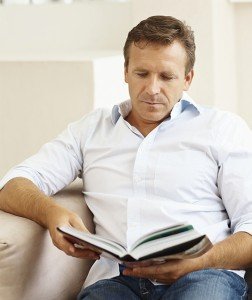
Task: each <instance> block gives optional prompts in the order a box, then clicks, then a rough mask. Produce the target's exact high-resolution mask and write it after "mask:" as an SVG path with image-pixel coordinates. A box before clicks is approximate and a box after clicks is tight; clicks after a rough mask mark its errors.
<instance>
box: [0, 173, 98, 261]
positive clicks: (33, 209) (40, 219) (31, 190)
mask: <svg viewBox="0 0 252 300" xmlns="http://www.w3.org/2000/svg"><path fill="white" fill-rule="evenodd" d="M0 210H3V211H5V212H8V213H11V214H14V215H17V216H21V217H25V218H28V219H30V220H33V221H34V222H36V223H38V224H40V225H41V226H43V227H45V228H47V229H48V230H49V232H50V235H51V238H52V241H53V243H54V245H55V246H56V247H58V248H59V249H60V250H63V251H64V252H65V253H66V254H68V255H71V256H75V257H79V258H91V259H98V258H99V256H98V254H97V253H95V252H93V251H90V250H81V249H76V248H75V247H74V246H73V245H72V244H71V243H69V242H68V241H67V240H66V239H64V237H63V235H62V234H61V233H59V232H58V231H57V227H58V226H61V225H69V226H73V227H75V228H76V229H79V230H84V231H87V228H86V227H85V226H84V224H83V222H82V220H81V218H80V217H79V216H78V215H77V214H75V213H74V212H71V211H69V210H67V209H66V208H64V207H62V206H60V205H58V204H57V203H55V201H54V200H53V199H52V198H51V197H48V196H46V195H45V194H44V193H43V192H41V191H40V190H39V189H38V188H37V186H36V185H35V184H34V183H32V182H31V181H30V180H28V179H26V178H22V177H19V178H14V179H12V180H10V181H9V182H7V184H6V185H5V186H4V188H3V189H2V190H1V191H0Z"/></svg>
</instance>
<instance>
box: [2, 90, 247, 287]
mask: <svg viewBox="0 0 252 300" xmlns="http://www.w3.org/2000/svg"><path fill="white" fill-rule="evenodd" d="M130 110H131V102H130V101H126V102H123V103H121V104H120V105H119V106H115V107H114V108H113V111H112V114H111V112H109V111H107V110H104V109H98V110H95V111H94V112H92V113H90V114H88V115H87V116H85V117H84V118H82V119H81V120H80V121H78V122H75V123H71V124H70V125H69V126H68V128H67V129H66V130H65V131H64V132H63V133H62V134H61V135H59V136H58V137H57V138H56V139H54V140H53V141H51V142H49V143H47V144H45V145H44V146H43V147H42V148H41V150H40V151H39V152H38V153H37V154H36V155H34V156H32V157H30V158H29V159H27V160H25V161H24V162H23V163H21V164H20V165H18V166H16V167H15V168H13V169H12V170H10V171H9V172H8V173H7V174H6V176H5V177H4V178H3V179H2V181H1V182H0V188H2V187H3V186H4V184H5V183H6V182H7V181H8V180H10V179H11V178H14V177H18V176H21V177H26V178H28V179H30V180H32V181H33V182H34V183H35V184H36V185H37V186H38V187H39V188H40V189H41V190H42V191H43V192H44V193H45V194H47V195H52V194H55V193H56V192H57V191H59V190H60V189H62V188H63V187H65V186H66V185H68V184H69V183H70V182H72V181H73V180H74V179H75V178H76V177H77V176H79V177H82V178H83V193H84V197H85V200H86V202H87V205H88V206H89V208H90V210H91V211H92V212H93V214H94V222H95V226H96V233H97V234H99V235H102V236H104V237H107V238H110V239H113V240H115V241H117V242H119V243H121V244H122V245H124V246H125V247H127V246H129V245H130V244H132V243H133V242H134V241H135V240H136V239H137V238H139V237H141V236H142V235H143V234H146V233H148V232H150V231H152V230H155V229H159V228H161V227H164V226H169V225H172V224H173V223H177V222H189V223H190V224H192V225H193V226H194V228H195V229H196V230H198V231H199V232H202V233H206V234H207V235H208V236H209V238H210V240H211V241H212V242H213V243H216V242H218V241H221V240H223V239H225V238H226V237H227V236H229V235H230V234H231V233H235V232H238V231H246V232H248V233H250V234H252V167H251V166H252V134H251V131H250V129H249V128H248V126H247V125H246V124H245V122H244V121H243V120H242V119H240V118H239V117H238V116H236V115H234V114H231V113H229V112H223V111H220V110H217V109H211V108H206V107H203V106H200V105H197V104H195V103H194V102H193V100H192V99H191V98H190V97H189V96H188V95H187V94H186V93H184V94H183V97H182V99H181V100H180V101H179V102H178V103H177V104H176V105H175V106H174V108H173V110H172V112H171V116H170V117H169V118H167V119H166V120H165V121H163V122H162V123H161V124H160V125H159V126H158V127H156V128H155V129H154V130H152V131H151V132H150V133H149V134H148V135H147V136H146V137H144V136H143V135H142V134H141V133H140V132H139V131H138V130H137V129H136V128H134V127H132V126H131V125H130V124H129V123H128V122H127V121H125V117H126V116H127V114H128V113H129V111H130ZM236 272H237V273H238V274H239V275H241V276H242V275H243V274H244V272H243V271H236ZM118 273H119V271H118V265H117V264H116V263H115V262H113V261H110V260H108V259H105V258H101V259H100V260H99V261H96V262H95V264H94V265H93V267H92V269H91V271H90V273H89V276H88V278H87V280H86V285H89V284H91V283H93V282H95V281H97V280H99V279H104V278H110V277H113V276H116V275H118Z"/></svg>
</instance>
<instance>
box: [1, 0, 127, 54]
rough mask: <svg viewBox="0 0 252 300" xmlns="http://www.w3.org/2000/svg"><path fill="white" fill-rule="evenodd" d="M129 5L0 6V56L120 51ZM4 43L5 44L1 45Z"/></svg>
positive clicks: (95, 2) (85, 2) (87, 0)
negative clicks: (10, 54) (93, 50)
mask: <svg viewBox="0 0 252 300" xmlns="http://www.w3.org/2000/svg"><path fill="white" fill-rule="evenodd" d="M130 7H131V6H130V2H121V3H116V2H110V1H99V0H93V1H90V0H82V1H81V2H79V3H78V2H77V3H74V4H71V5H64V4H48V5H47V4H45V5H37V6H36V5H27V6H23V5H9V6H1V5H0V41H1V43H0V54H2V53H10V52H11V53H26V52H29V53H34V52H38V53H41V52H42V53H43V52H45V53H47V52H49V53H52V52H56V53H58V52H61V51H62V52H65V51H70V52H76V51H79V50H86V49H95V50H105V49H121V47H122V45H123V42H124V40H125V38H126V34H127V32H128V26H129V23H131V22H130V20H131V10H130ZM3 41H4V42H3Z"/></svg>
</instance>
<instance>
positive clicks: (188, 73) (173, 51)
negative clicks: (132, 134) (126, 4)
mask: <svg viewBox="0 0 252 300" xmlns="http://www.w3.org/2000/svg"><path fill="white" fill-rule="evenodd" d="M124 57H125V81H126V82H127V83H128V85H129V93H130V98H131V102H132V111H131V112H130V115H129V117H128V121H129V122H130V123H131V124H133V125H135V126H136V127H138V128H141V129H145V128H146V127H149V128H150V129H151V128H152V129H153V128H155V127H156V126H157V125H158V124H159V123H161V122H162V121H163V120H164V119H165V118H166V117H167V116H169V114H170V112H171V110H172V108H173V106H174V105H175V104H176V103H177V102H178V101H179V99H180V98H181V96H182V93H183V91H185V90H188V88H189V86H190V84H191V81H192V78H193V65H194V62H195V44H194V37H193V32H192V31H191V29H190V28H189V27H188V26H186V25H185V24H184V23H183V22H181V21H179V20H177V19H175V18H172V17H169V16H153V17H150V18H148V19H146V20H143V21H142V22H140V23H139V24H138V25H137V26H136V27H134V28H133V29H132V30H131V31H130V32H129V34H128V38H127V40H126V43H125V46H124ZM147 131H148V130H147Z"/></svg>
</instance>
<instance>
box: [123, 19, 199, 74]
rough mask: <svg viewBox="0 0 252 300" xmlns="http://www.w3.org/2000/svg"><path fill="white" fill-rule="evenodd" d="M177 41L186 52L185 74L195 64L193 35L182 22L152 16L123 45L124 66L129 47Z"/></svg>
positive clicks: (135, 29)
mask: <svg viewBox="0 0 252 300" xmlns="http://www.w3.org/2000/svg"><path fill="white" fill-rule="evenodd" d="M174 41H177V42H179V43H180V44H181V46H182V47H183V48H184V49H185V51H186V56H187V60H186V68H185V71H186V74H187V73H188V72H189V71H191V70H192V69H193V66H194V63H195V49H196V46H195V42H194V34H193V31H192V30H191V28H190V27H189V26H187V25H186V24H185V23H184V22H182V21H180V20H178V19H176V18H173V17H171V16H152V17H149V18H147V19H146V20H143V21H141V22H140V23H139V24H138V25H137V26H135V27H134V28H133V29H132V30H131V31H130V32H129V33H128V37H127V39H126V42H125V44H124V48H123V52H124V61H125V62H124V66H125V68H127V67H128V64H129V58H130V46H131V45H132V44H134V45H135V46H137V47H144V46H147V45H148V44H155V45H159V46H169V45H171V44H172V43H173V42H174Z"/></svg>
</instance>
